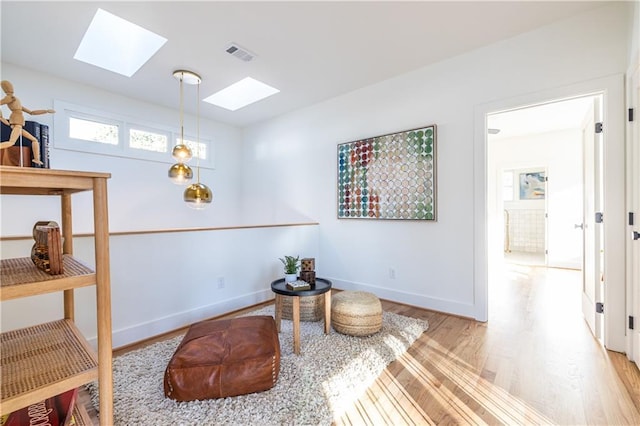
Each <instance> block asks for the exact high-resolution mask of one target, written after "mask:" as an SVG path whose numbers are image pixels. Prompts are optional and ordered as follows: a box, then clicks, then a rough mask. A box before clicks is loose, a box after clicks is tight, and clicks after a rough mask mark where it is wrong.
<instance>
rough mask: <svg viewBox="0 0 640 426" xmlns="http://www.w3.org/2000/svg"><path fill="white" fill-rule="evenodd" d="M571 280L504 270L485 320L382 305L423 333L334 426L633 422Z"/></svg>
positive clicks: (638, 383) (575, 277)
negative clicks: (422, 323) (416, 323)
mask: <svg viewBox="0 0 640 426" xmlns="http://www.w3.org/2000/svg"><path fill="white" fill-rule="evenodd" d="M498 277H500V278H498ZM579 280H580V273H579V272H577V271H570V270H561V269H547V268H542V267H530V266H517V265H505V267H504V269H502V268H501V269H500V273H498V274H496V275H495V279H492V280H491V283H490V306H489V312H490V315H489V321H488V322H487V323H479V322H476V321H473V320H470V319H466V318H459V317H455V316H451V315H445V314H442V313H437V312H431V311H426V310H423V309H419V308H414V307H410V306H406V305H400V304H397V303H392V302H387V301H383V308H384V309H385V310H387V311H391V312H395V313H398V314H402V315H407V316H411V317H417V318H424V319H426V320H428V321H429V324H430V327H429V330H428V331H427V332H425V333H424V334H423V335H422V336H421V337H420V338H419V339H418V340H417V341H416V342H415V343H414V344H413V345H412V346H411V348H409V350H408V352H407V353H406V354H405V355H403V356H402V357H401V358H400V359H398V360H396V361H394V362H393V363H392V364H390V365H389V367H388V368H387V369H386V370H385V371H384V372H383V374H382V375H381V376H380V377H379V378H378V380H377V381H376V382H375V383H374V384H373V385H372V386H371V387H370V388H369V390H368V391H367V393H366V394H365V395H362V396H361V397H360V399H359V400H358V402H357V403H356V404H354V405H353V406H352V407H351V409H350V410H348V411H347V412H344V413H340V414H339V416H338V418H336V424H338V425H342V424H347V425H348V424H353V425H360V424H372V425H373V424H375V425H381V424H389V425H403V424H439V425H440V424H445V425H446V424H465V425H466V424H491V425H494V424H506V425H522V424H536V425H538V424H561V425H582V424H596V425H640V371H639V370H638V368H637V367H636V366H635V364H633V363H631V362H629V361H628V360H627V358H626V356H624V355H622V354H619V353H615V352H610V351H607V350H605V349H604V348H603V347H602V346H601V345H600V344H599V343H598V342H597V341H596V340H595V339H594V338H593V337H592V335H591V334H590V332H589V330H588V328H587V326H586V324H585V322H584V320H583V318H582V314H581V312H580V303H581V302H580V300H581V299H580V284H579ZM84 401H88V400H86V399H85V400H84ZM91 411H92V413H93V414H92V416H93V419H94V421H96V424H97V419H96V418H95V411H93V410H91ZM212 424H215V420H214V419H212Z"/></svg>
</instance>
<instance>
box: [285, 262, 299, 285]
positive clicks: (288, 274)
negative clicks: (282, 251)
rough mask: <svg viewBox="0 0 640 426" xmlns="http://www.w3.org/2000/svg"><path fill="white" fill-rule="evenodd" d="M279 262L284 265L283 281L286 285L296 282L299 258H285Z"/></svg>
mask: <svg viewBox="0 0 640 426" xmlns="http://www.w3.org/2000/svg"><path fill="white" fill-rule="evenodd" d="M280 261H281V262H282V264H283V265H284V281H285V282H288V283H290V282H294V281H297V280H298V269H300V263H299V262H300V256H296V257H293V256H285V257H284V259H283V258H280Z"/></svg>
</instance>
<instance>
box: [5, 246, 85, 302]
mask: <svg viewBox="0 0 640 426" xmlns="http://www.w3.org/2000/svg"><path fill="white" fill-rule="evenodd" d="M63 263H64V274H60V275H50V274H47V273H46V272H44V271H41V270H40V269H38V268H36V266H35V265H34V264H33V262H32V261H31V258H29V257H20V258H15V259H2V260H0V277H2V283H0V300H10V299H16V298H20V297H27V296H35V295H38V294H44V293H51V292H54V291H62V290H69V289H72V288H77V287H86V286H89V285H94V284H95V282H96V274H95V273H94V272H93V270H92V269H91V268H89V267H88V266H86V265H84V264H83V263H82V262H80V261H79V260H77V259H74V258H73V256H70V255H63Z"/></svg>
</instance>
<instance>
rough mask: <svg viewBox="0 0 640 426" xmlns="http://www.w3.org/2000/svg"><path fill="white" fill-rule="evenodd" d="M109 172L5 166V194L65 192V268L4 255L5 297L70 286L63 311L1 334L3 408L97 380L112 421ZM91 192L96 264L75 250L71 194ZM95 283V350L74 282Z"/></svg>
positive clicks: (0, 271) (0, 185) (1, 184)
mask: <svg viewBox="0 0 640 426" xmlns="http://www.w3.org/2000/svg"><path fill="white" fill-rule="evenodd" d="M110 177H111V175H110V174H109V173H92V172H78V171H66V170H49V169H36V168H28V167H2V166H0V194H10V195H36V196H37V195H55V196H59V197H60V205H61V212H62V223H61V228H62V236H63V237H64V243H63V253H64V274H62V275H49V274H47V273H44V272H42V271H40V270H39V269H37V268H36V267H35V265H33V263H32V262H31V259H30V258H28V257H25V258H15V259H3V260H1V261H0V280H1V287H0V299H1V300H2V301H4V300H10V299H16V298H22V297H29V296H34V295H38V294H44V293H51V292H57V291H62V292H64V318H63V319H60V320H58V321H53V322H49V323H45V324H38V325H36V326H33V327H27V328H24V329H20V330H12V331H8V332H3V333H1V334H0V345H1V346H0V352H1V358H2V362H1V365H0V367H1V370H0V382H1V383H2V384H1V388H2V395H1V397H2V400H1V402H0V414H6V413H10V412H13V411H15V410H18V409H20V408H22V407H26V406H28V405H31V404H34V403H37V402H39V401H42V400H43V399H46V398H48V397H51V396H54V395H57V394H60V393H62V392H64V391H66V390H68V389H72V388H75V387H78V386H81V385H83V384H86V383H89V382H91V381H93V380H96V379H97V380H98V387H99V391H100V424H101V425H103V426H108V425H112V424H113V376H112V372H111V361H112V342H111V284H110V271H109V224H108V207H107V179H109V178H110ZM82 191H92V192H93V223H94V233H95V265H96V268H95V271H93V270H92V269H91V268H89V267H87V266H86V265H84V264H83V263H82V262H80V261H78V260H77V259H75V258H74V257H73V231H72V208H71V195H72V194H74V193H77V192H82ZM90 285H95V286H96V307H97V308H96V309H97V327H98V351H97V354H96V353H95V351H94V350H93V349H92V348H91V347H90V346H89V344H88V343H87V341H86V339H85V338H84V336H83V335H82V334H81V333H80V331H79V330H78V329H77V328H76V326H75V324H74V289H75V288H79V287H85V286H90Z"/></svg>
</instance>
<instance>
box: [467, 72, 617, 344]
mask: <svg viewBox="0 0 640 426" xmlns="http://www.w3.org/2000/svg"><path fill="white" fill-rule="evenodd" d="M597 93H602V94H603V102H604V108H603V121H604V132H605V134H604V138H605V146H604V192H605V193H604V200H603V201H604V206H605V208H604V209H605V212H604V266H603V268H604V271H605V282H606V285H605V290H604V291H605V300H606V301H607V304H606V305H605V317H604V327H605V341H604V345H605V346H606V347H607V348H608V349H611V350H614V351H619V352H625V348H626V322H625V319H626V296H625V287H626V268H625V256H620V254H621V253H624V252H625V233H626V225H625V224H626V222H625V215H626V213H625V190H624V188H625V155H624V154H625V136H624V134H625V123H624V120H625V118H624V117H625V115H624V108H625V101H624V99H625V98H624V75H623V74H615V75H612V76H608V77H603V78H598V79H594V80H589V81H586V82H582V83H577V84H573V85H569V86H564V87H559V88H553V89H548V90H544V91H540V92H535V93H529V94H525V95H521V96H517V97H512V98H507V99H501V100H498V101H494V102H490V103H486V104H480V105H476V107H475V109H474V114H475V117H474V218H475V220H474V234H473V239H474V244H473V245H474V312H475V315H474V316H475V318H476V319H478V320H479V321H487V320H488V317H489V303H488V285H489V284H488V283H489V260H488V258H489V249H490V248H489V246H488V241H489V239H488V207H489V206H488V200H487V185H488V176H487V150H488V147H487V140H488V138H487V115H489V114H492V113H496V112H501V111H505V110H510V109H515V108H519V107H522V106H526V105H534V104H540V103H544V102H551V101H554V100H559V99H565V98H572V97H578V96H585V95H590V94H597ZM594 309H595V307H594Z"/></svg>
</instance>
